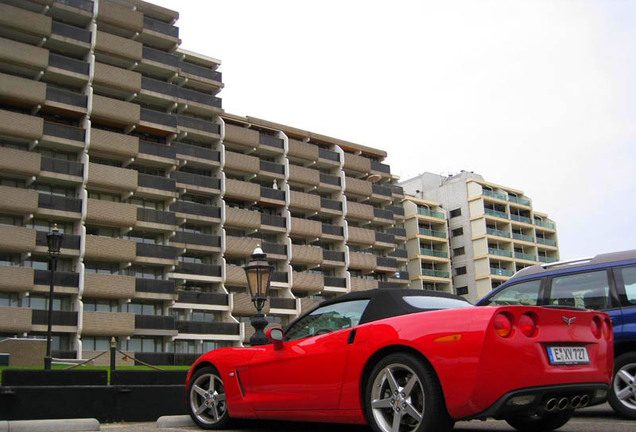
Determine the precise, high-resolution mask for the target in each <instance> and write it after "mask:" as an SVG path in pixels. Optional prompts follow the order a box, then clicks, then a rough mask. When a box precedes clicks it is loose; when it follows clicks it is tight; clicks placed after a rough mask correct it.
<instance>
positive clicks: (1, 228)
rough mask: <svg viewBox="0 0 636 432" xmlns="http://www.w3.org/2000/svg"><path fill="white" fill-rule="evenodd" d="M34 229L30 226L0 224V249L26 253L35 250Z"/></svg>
mask: <svg viewBox="0 0 636 432" xmlns="http://www.w3.org/2000/svg"><path fill="white" fill-rule="evenodd" d="M35 237H36V231H35V230H34V229H31V228H23V227H17V226H7V225H0V251H2V252H12V253H26V252H33V251H34V250H35V247H36V244H35Z"/></svg>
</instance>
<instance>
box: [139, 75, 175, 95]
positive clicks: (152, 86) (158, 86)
mask: <svg viewBox="0 0 636 432" xmlns="http://www.w3.org/2000/svg"><path fill="white" fill-rule="evenodd" d="M141 88H142V89H143V90H148V91H151V92H155V93H161V94H165V95H167V96H171V97H172V98H176V97H177V89H178V87H177V86H175V85H173V84H170V83H167V82H165V81H159V80H156V79H152V78H148V77H145V76H142V77H141Z"/></svg>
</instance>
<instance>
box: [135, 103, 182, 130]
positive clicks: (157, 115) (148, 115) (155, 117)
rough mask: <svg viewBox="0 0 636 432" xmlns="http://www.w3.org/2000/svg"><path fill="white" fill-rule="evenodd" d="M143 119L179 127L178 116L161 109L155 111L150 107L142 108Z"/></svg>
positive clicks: (141, 117) (141, 116) (141, 115)
mask: <svg viewBox="0 0 636 432" xmlns="http://www.w3.org/2000/svg"><path fill="white" fill-rule="evenodd" d="M140 119H141V121H145V122H149V123H155V124H160V125H163V126H168V127H170V128H176V127H177V117H175V116H174V115H172V114H166V113H164V112H161V111H155V110H151V109H148V108H141V114H140Z"/></svg>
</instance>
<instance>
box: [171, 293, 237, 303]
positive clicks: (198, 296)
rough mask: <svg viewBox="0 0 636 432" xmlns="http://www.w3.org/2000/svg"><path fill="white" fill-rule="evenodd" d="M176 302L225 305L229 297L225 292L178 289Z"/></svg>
mask: <svg viewBox="0 0 636 432" xmlns="http://www.w3.org/2000/svg"><path fill="white" fill-rule="evenodd" d="M178 294H179V297H178V300H177V301H178V302H180V303H196V304H210V305H220V306H227V305H228V304H229V299H228V295H227V294H221V293H208V292H196V291H179V292H178Z"/></svg>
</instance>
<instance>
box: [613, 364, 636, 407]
mask: <svg viewBox="0 0 636 432" xmlns="http://www.w3.org/2000/svg"><path fill="white" fill-rule="evenodd" d="M614 394H616V398H617V399H618V401H619V402H620V403H621V404H623V405H624V406H625V408H627V409H629V410H636V363H626V364H624V365H623V367H621V368H620V369H619V370H618V371H616V376H615V377H614Z"/></svg>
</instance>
